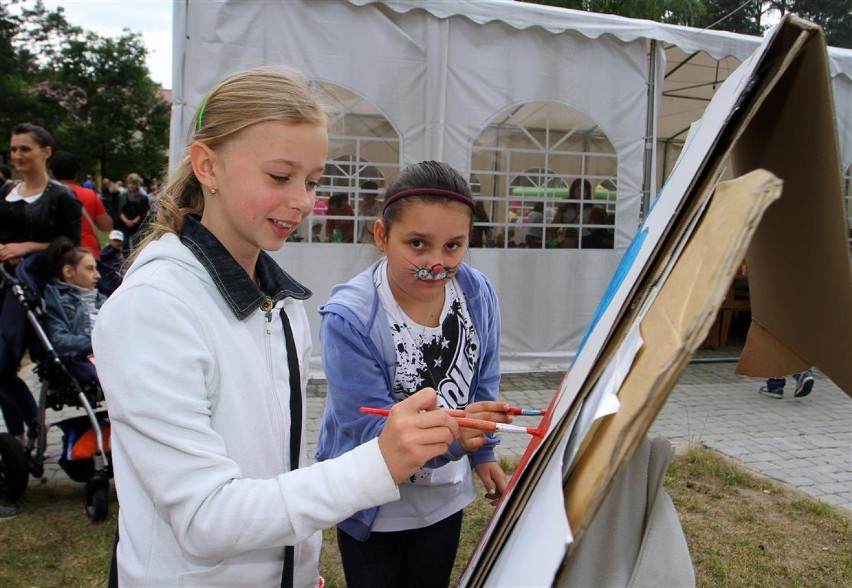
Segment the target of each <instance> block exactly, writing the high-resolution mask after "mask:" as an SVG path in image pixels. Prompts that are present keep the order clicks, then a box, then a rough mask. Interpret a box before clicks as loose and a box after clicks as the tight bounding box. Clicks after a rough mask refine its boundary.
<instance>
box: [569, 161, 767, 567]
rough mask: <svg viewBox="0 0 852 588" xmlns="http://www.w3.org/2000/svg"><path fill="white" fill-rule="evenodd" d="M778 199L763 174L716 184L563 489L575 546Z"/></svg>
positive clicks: (699, 339) (703, 332)
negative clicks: (613, 404) (614, 397)
mask: <svg viewBox="0 0 852 588" xmlns="http://www.w3.org/2000/svg"><path fill="white" fill-rule="evenodd" d="M780 193H781V182H780V181H779V180H778V179H777V178H776V177H775V176H773V175H772V174H770V173H768V172H766V171H764V170H755V171H754V172H752V173H749V174H747V175H745V176H743V177H742V178H738V179H737V180H733V181H730V182H724V183H722V184H720V185H719V186H718V188H717V189H716V192H715V194H714V195H713V197H712V198H711V200H710V204H709V206H708V207H707V210H706V211H705V213H704V217H703V218H702V220H701V222H700V223H699V224H698V226H697V227H696V228H695V230H694V231H693V234H692V235H691V237H690V238H689V242H688V243H687V245H686V247H685V248H684V250H683V252H682V254H681V255H680V257H679V258H678V259H677V260H675V261H674V265H673V268H672V270H671V273H670V274H669V276H668V279H667V280H666V281H665V283H664V284H663V285H662V286H661V288H660V291H659V294H658V295H657V297H656V299H655V300H654V301H653V302H652V304H651V306H650V308H649V310H648V313H647V314H646V316H645V317H644V318H643V319H642V320H641V322H640V328H641V334H642V338H643V340H644V341H645V345H644V347H643V348H642V350H640V352H639V354H637V357H636V359H635V360H634V363H633V366H632V368H631V370H630V373H629V374H628V376H627V378H626V379H625V381H624V383H623V384H622V386H621V389H620V391H619V392H618V397H619V401H620V403H621V406H620V407H619V409H618V412H616V413H615V414H614V415H611V416H609V417H606V418H604V419H601V420H600V421H599V424H598V427H597V429H596V430H595V431H594V439H592V440H591V441H590V442H589V443H588V446H587V448H586V450H585V452H584V453H583V454H582V455H581V456H579V457H578V458H577V459H575V463H576V467H575V468H574V469H573V470H572V472H571V474H570V475H569V477H568V479H567V480H566V482H565V484H564V489H565V497H566V501H565V508H566V512H567V514H568V520H569V522H570V525H571V529H572V531H573V533H574V538H575V545H576V544H578V543H579V541H580V540H581V539H582V535H583V533H584V532H585V530H586V529H587V528H588V526H589V525H590V524H591V521H592V520H593V518H594V516H595V514H596V513H597V510H598V508H599V507H600V505H601V503H602V502H603V499H604V498H605V497H606V494H607V492H608V491H609V488H610V487H611V485H612V483H613V481H614V479H615V478H616V477H617V476H618V474H619V472H620V471H621V469H622V468H624V467H625V466H626V464H627V462H628V461H629V459H630V458H631V457H632V454H633V452H634V451H635V450H636V447H637V446H638V441H639V440H641V438H643V437H644V436H645V435H647V432H648V430H649V429H650V427H651V424H652V423H653V421H654V419H655V418H656V416H657V414H658V412H659V411H660V409H661V408H662V406H663V404H664V403H665V401H666V399H667V398H668V395H669V393H670V392H671V389H672V388H673V387H674V384H675V382H676V381H677V379H678V377H679V376H680V374H681V372H682V371H683V368H684V367H685V366H686V364H687V363H688V362H689V358H690V357H692V355H693V353H694V352H695V350H696V349H697V348H698V346H699V345H700V344H701V342H702V341H703V340H704V338H705V337H706V335H707V332H708V331H709V329H710V325H711V323H712V321H713V319H714V317H715V315H716V312H717V311H718V309H719V306H720V305H721V303H722V299H723V298H724V295H725V292H726V291H727V289H728V287H729V284H730V282H731V280H732V279H733V277H734V274H735V273H736V271H737V269H738V267H739V265H740V263H741V260H742V258H743V255H744V254H745V251H746V249H747V247H748V244H749V241H750V240H751V236H752V235H753V233H754V231H755V229H756V227H757V225H758V224H759V222H760V219H761V217H762V215H763V213H764V211H765V210H766V209H767V207H768V206H769V205H770V203H772V202H773V201H774V200H776V199H777V198H778V197H779V195H780ZM568 557H570V551H569V554H568Z"/></svg>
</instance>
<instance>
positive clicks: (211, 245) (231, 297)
mask: <svg viewBox="0 0 852 588" xmlns="http://www.w3.org/2000/svg"><path fill="white" fill-rule="evenodd" d="M180 240H181V242H182V243H183V244H184V245H185V246H186V247H187V248H188V249H189V250H190V251H192V253H193V255H195V257H197V258H198V261H200V262H201V265H203V266H204V269H206V270H207V272H208V273H209V274H210V277H211V278H213V282H214V283H215V284H216V288H217V289H218V290H219V293H220V294H221V295H222V298H224V299H225V302H227V303H228V307H229V308H230V309H231V311H232V312H233V313H234V315H235V316H236V317H237V318H238V319H240V320H243V319H245V318H246V317H247V316H248V315H250V314H251V313H252V312H254V311H255V310H256V309H257V308H259V307H263V309H264V310H272V307H273V305H274V304H275V303H276V302H278V301H279V300H282V299H284V298H286V297H288V296H289V297H290V298H295V299H296V300H305V299H307V298H310V297H311V294H312V292H311V291H310V290H308V289H307V288H305V287H304V286H303V285H301V284H300V283H299V282H297V281H296V280H294V279H293V278H292V277H290V275H289V274H287V272H285V271H284V270H283V269H281V266H279V265H278V264H277V263H276V262H275V260H273V259H272V257H271V256H270V255H269V254H268V253H267V252H266V251H263V250H261V252H260V256H259V257H258V259H257V265H256V266H255V272H256V273H257V282H258V283H257V284H255V283H254V282H253V281H252V279H251V278H249V275H248V274H247V273H246V271H245V270H244V269H243V268H242V267H241V266H240V264H238V263H237V261H236V260H235V259H234V258H233V256H232V255H231V254H230V253H229V252H228V250H227V249H225V246H224V245H222V243H221V242H220V241H219V239H217V238H216V237H215V236H214V235H213V233H211V232H210V231H209V230H208V229H207V227H205V226H204V225H202V224H201V222H199V219H198V217H196V216H192V215H186V216H185V217H184V223H183V233H182V234H181V236H180ZM258 284H259V286H258ZM264 303H265V304H264Z"/></svg>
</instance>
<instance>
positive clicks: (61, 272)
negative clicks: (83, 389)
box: [44, 237, 106, 386]
mask: <svg viewBox="0 0 852 588" xmlns="http://www.w3.org/2000/svg"><path fill="white" fill-rule="evenodd" d="M46 255H47V258H48V262H49V263H50V266H51V268H52V269H53V275H54V276H55V277H56V281H54V282H52V283H49V284H47V285H46V286H45V288H44V306H45V311H46V313H47V331H48V335H49V336H50V340H51V342H52V343H53V348H54V349H55V350H56V353H58V354H59V357H60V358H61V359H62V360H63V361H64V363H65V366H66V367H67V368H68V371H70V372H71V375H73V376H74V377H75V378H77V381H78V382H80V384H81V385H82V386H85V385H86V384H90V383H92V382H94V381H95V380H96V379H97V373H96V372H95V366H94V364H93V363H92V361H91V357H92V329H93V328H94V326H95V320H96V319H97V316H98V310H100V308H101V306H102V305H103V303H104V302H105V301H106V296H104V295H103V294H101V293H100V292H99V291H98V289H97V285H98V280H99V279H100V277H101V276H100V273H99V272H98V268H97V262H96V261H95V257H94V256H93V255H92V253H91V252H90V251H89V250H88V249H86V248H84V247H76V246H75V245H74V243H72V242H71V240H70V239H68V238H67V237H59V238H57V239H56V240H54V241H53V242H52V243H51V244H50V246H49V247H48V248H47V252H46Z"/></svg>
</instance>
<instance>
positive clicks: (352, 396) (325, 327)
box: [317, 261, 500, 541]
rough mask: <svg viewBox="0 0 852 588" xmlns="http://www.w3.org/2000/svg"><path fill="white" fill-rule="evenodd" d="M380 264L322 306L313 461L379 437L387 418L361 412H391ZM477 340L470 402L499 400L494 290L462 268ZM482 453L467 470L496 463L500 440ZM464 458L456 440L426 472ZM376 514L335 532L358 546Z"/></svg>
mask: <svg viewBox="0 0 852 588" xmlns="http://www.w3.org/2000/svg"><path fill="white" fill-rule="evenodd" d="M379 263H380V261H377V262H376V263H374V264H373V265H371V266H370V267H369V268H367V269H366V270H364V271H363V272H361V273H360V274H358V275H357V276H355V277H354V278H352V279H351V280H349V281H348V282H346V283H345V284H339V285H337V286H335V287H334V289H332V291H331V296H330V298H329V300H328V302H327V303H326V304H324V305H323V306H320V308H319V312H320V314H321V315H322V326H321V327H320V341H321V344H322V365H323V370H324V371H325V375H326V377H327V379H328V396H327V398H326V405H325V412H324V413H323V417H322V423H321V426H320V432H319V439H318V442H317V460H318V461H323V460H326V459H331V458H333V457H337V456H339V455H342V454H344V453H346V452H347V451H349V450H350V449H352V448H353V447H357V446H358V445H361V444H362V443H365V442H367V441H369V440H370V439H373V438H374V437H378V436H379V434H380V433H381V432H382V429H383V427H384V424H385V419H377V418H376V417H374V416H371V415H365V414H362V413H361V412H360V411H359V408H360V407H361V406H371V407H376V408H380V407H383V408H391V407H392V406H393V405H394V404H395V403H396V400H395V399H394V396H393V382H394V378H395V376H396V362H397V356H396V347H395V345H394V342H393V336H392V335H391V328H390V323H388V319H387V314H386V313H385V312H384V311H382V310H381V304H380V302H379V295H378V292H377V291H376V287H375V284H374V282H373V274H374V272H375V270H376V267H377V266H378V264H379ZM455 278H456V279H457V281H458V284H459V285H460V286H461V290H462V292H463V293H464V296H465V299H466V303H467V308H468V312H469V313H470V317H471V320H473V325H474V328H475V329H476V333H477V335H478V337H479V342H480V355H479V362H478V365H477V369H476V373H475V374H474V377H473V381H472V382H471V393H470V402H471V403H473V402H480V401H487V400H497V394H498V391H499V387H500V309H499V306H498V303H497V295H496V294H495V292H494V288H493V287H492V286H491V283H490V282H489V281H488V278H486V277H485V274H483V273H482V272H480V271H479V270H476V269H473V268H472V267H470V266H468V265H466V264H461V265H460V266H459V270H458V272H457V273H456V275H455ZM486 437H487V443H486V444H485V446H484V447H482V448H480V449H479V450H477V451H476V452H475V453H473V454H471V455H470V456H469V458H470V462H471V464H472V465H476V464H479V463H486V462H490V461H496V459H497V458H496V457H495V455H494V446H495V445H497V444H498V443H499V442H500V441H499V439H498V438H497V436H496V435H493V434H488V435H486ZM465 456H467V453H466V452H465V451H464V449H462V447H461V445H460V444H459V442H458V441H455V442H454V443H453V444H452V445H451V446H450V450H449V451H448V452H447V453H446V454H445V455H444V456H442V457H438V458H435V459H434V460H432V461H431V462H429V463H428V464H426V465H427V466H429V467H439V466H441V465H443V464H445V463H447V462H448V461H450V460H458V459H461V458H463V457H465ZM377 512H378V508H370V509H367V510H362V511H359V512H357V513H355V515H354V516H352V517H351V518H349V519H346V520H345V521H343V522H342V523H340V524H339V525H338V527H340V528H341V529H342V530H344V531H346V532H347V533H348V534H349V535H351V536H352V537H354V538H356V539H358V540H361V541H364V540H366V539H367V538H368V537H369V535H370V529H371V528H372V525H373V521H374V519H375V518H376V513H377Z"/></svg>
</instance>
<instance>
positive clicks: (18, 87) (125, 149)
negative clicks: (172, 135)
mask: <svg viewBox="0 0 852 588" xmlns="http://www.w3.org/2000/svg"><path fill="white" fill-rule="evenodd" d="M146 54H147V51H146V49H145V46H144V44H143V42H142V38H141V37H140V36H139V35H138V34H135V33H131V32H130V31H129V30H127V29H125V30H124V31H123V33H122V35H120V36H119V37H116V38H105V37H100V36H99V35H97V34H95V33H93V32H86V31H83V30H82V29H80V28H79V27H74V26H71V25H69V24H68V22H67V21H66V19H65V16H64V13H63V9H62V8H61V7H60V8H58V9H57V10H56V11H49V10H47V9H46V8H45V7H44V5H43V4H42V3H41V1H40V0H37V1H36V2H29V1H25V0H11V1H10V2H8V3H4V4H0V72H2V73H0V92H2V95H3V96H4V108H3V109H2V111H0V141H2V142H0V155H5V153H7V152H8V137H9V131H10V130H11V128H12V127H13V126H14V125H15V124H17V123H19V122H24V121H34V122H39V123H41V124H43V125H44V126H45V127H46V128H47V129H48V130H49V131H50V132H51V133H52V134H53V135H54V137H55V138H56V140H57V143H58V145H59V148H60V149H63V150H66V151H69V152H71V153H72V154H74V155H75V157H77V159H78V160H79V161H80V164H81V166H82V169H83V170H84V173H96V172H97V173H101V174H103V175H106V176H109V177H114V178H123V177H124V176H126V175H127V174H128V173H130V172H138V173H141V174H143V175H160V172H161V171H162V170H163V169H164V168H165V164H166V157H167V148H168V130H169V111H170V107H169V104H168V102H166V101H165V100H163V99H162V98H161V97H160V96H159V95H158V93H157V90H158V88H157V85H156V84H155V83H154V82H153V80H151V77H150V74H149V71H148V68H147V66H146V64H145V57H146Z"/></svg>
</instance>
